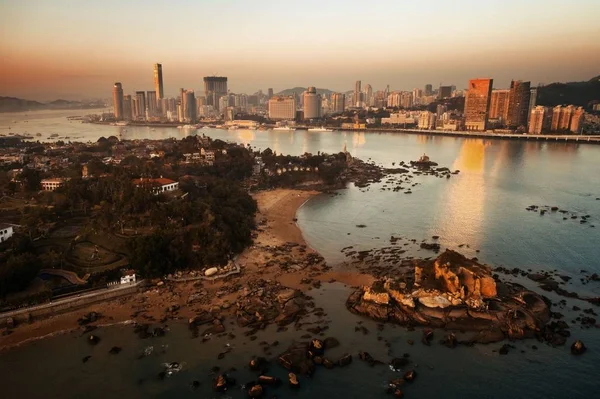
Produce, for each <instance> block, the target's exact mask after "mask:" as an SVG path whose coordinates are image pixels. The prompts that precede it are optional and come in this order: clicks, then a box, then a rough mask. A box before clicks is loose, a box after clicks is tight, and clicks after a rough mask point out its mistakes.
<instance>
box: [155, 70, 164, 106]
mask: <svg viewBox="0 0 600 399" xmlns="http://www.w3.org/2000/svg"><path fill="white" fill-rule="evenodd" d="M154 91H155V92H156V94H157V96H158V97H157V98H158V99H161V98H165V92H164V88H163V78H162V64H154Z"/></svg>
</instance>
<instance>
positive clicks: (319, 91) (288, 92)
mask: <svg viewBox="0 0 600 399" xmlns="http://www.w3.org/2000/svg"><path fill="white" fill-rule="evenodd" d="M306 89H307V88H306V87H294V88H293V89H285V90H282V91H280V92H279V93H276V94H277V95H278V96H291V95H293V94H294V93H296V94H298V95H301V94H302V93H304V92H305V91H306ZM331 93H335V92H334V91H331V90H329V89H317V94H321V95H327V96H329V95H331Z"/></svg>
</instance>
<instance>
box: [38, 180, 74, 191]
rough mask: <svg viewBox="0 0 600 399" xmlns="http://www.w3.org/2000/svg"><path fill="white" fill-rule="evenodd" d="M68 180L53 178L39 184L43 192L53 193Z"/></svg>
mask: <svg viewBox="0 0 600 399" xmlns="http://www.w3.org/2000/svg"><path fill="white" fill-rule="evenodd" d="M68 180H69V179H68V178H65V177H54V178H51V179H43V180H42V182H41V185H42V190H43V191H54V190H56V189H57V188H60V187H62V186H64V185H65V182H67V181H68Z"/></svg>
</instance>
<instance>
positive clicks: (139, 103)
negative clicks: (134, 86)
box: [135, 91, 146, 119]
mask: <svg viewBox="0 0 600 399" xmlns="http://www.w3.org/2000/svg"><path fill="white" fill-rule="evenodd" d="M135 100H136V103H135V104H136V110H135V113H136V118H138V119H146V92H143V91H136V92H135Z"/></svg>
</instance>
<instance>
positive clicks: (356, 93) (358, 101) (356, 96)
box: [354, 80, 362, 107]
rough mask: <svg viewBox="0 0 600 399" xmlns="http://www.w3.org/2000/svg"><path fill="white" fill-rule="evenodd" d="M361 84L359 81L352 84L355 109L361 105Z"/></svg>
mask: <svg viewBox="0 0 600 399" xmlns="http://www.w3.org/2000/svg"><path fill="white" fill-rule="evenodd" d="M361 84H362V82H361V81H360V80H357V81H356V83H355V84H354V106H355V107H360V106H361V104H362V98H361V97H362V96H361V94H362V90H361V88H360V87H361Z"/></svg>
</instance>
